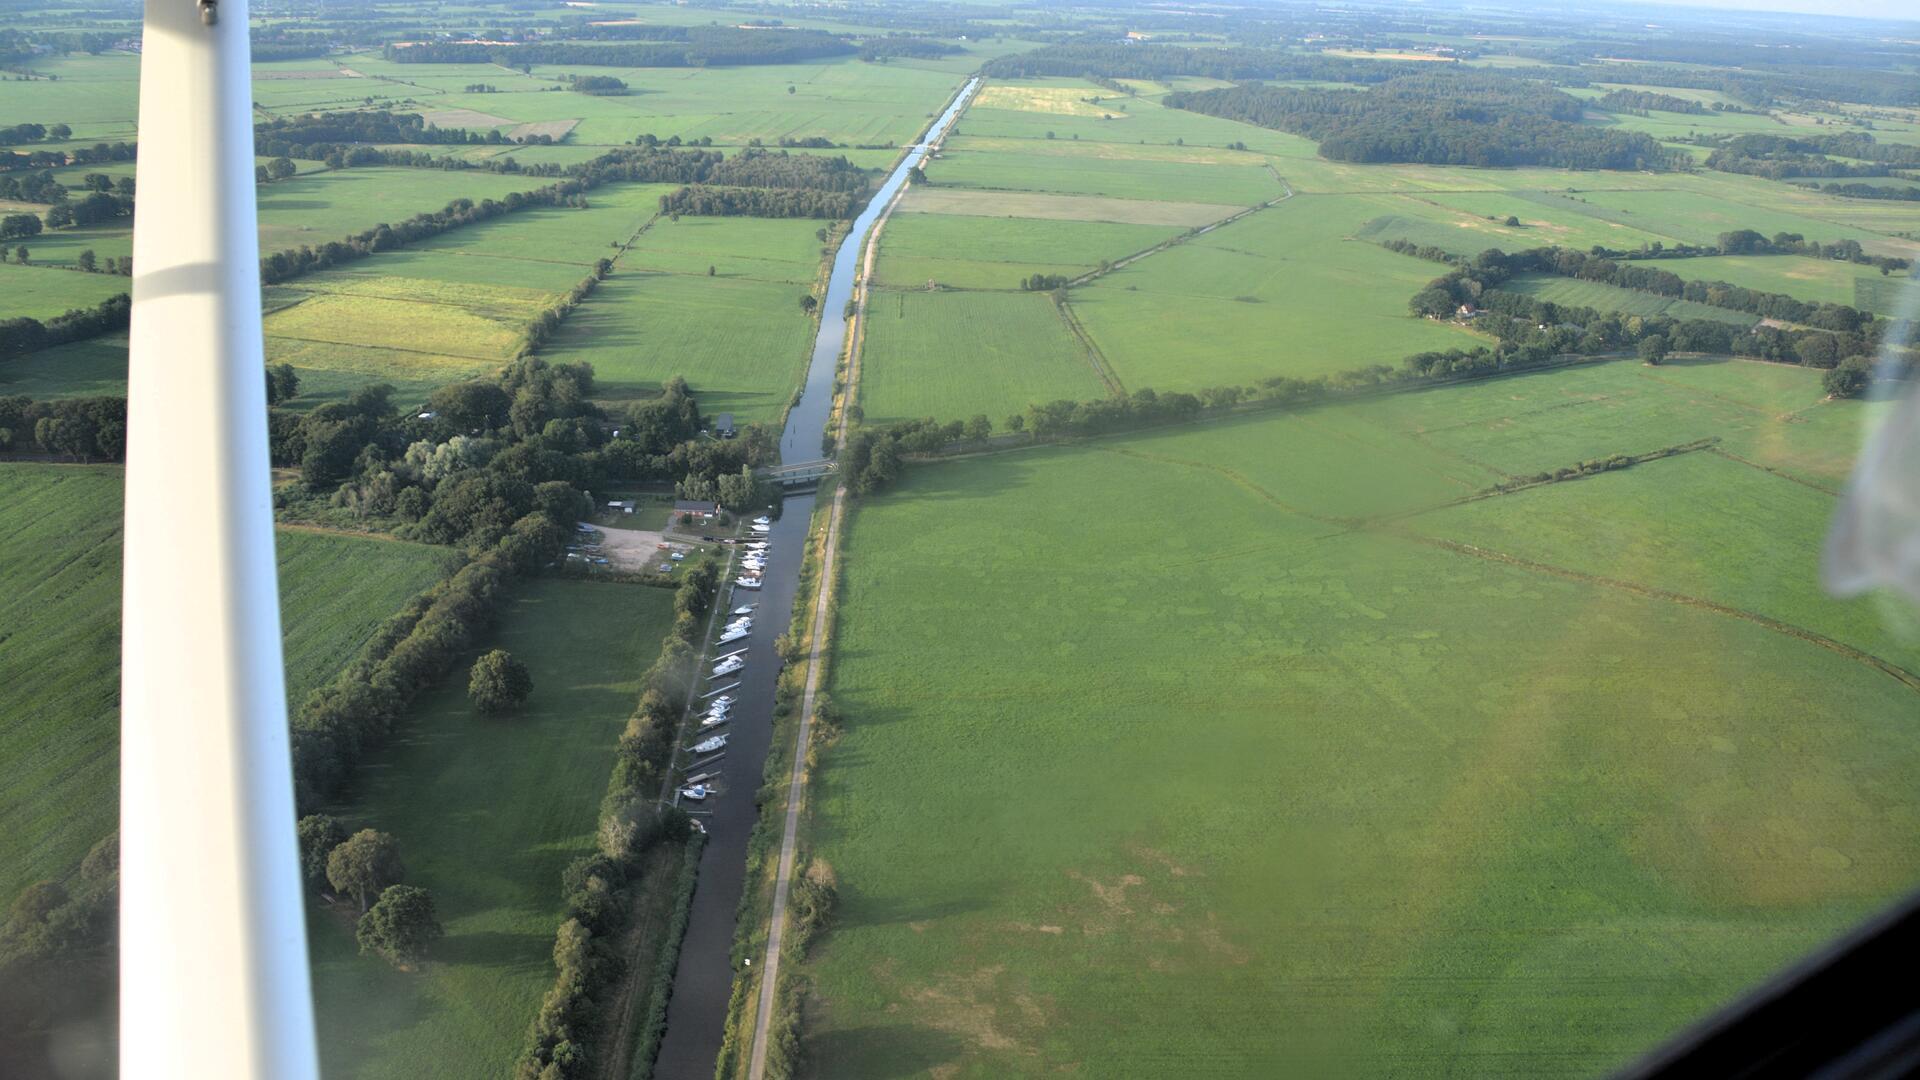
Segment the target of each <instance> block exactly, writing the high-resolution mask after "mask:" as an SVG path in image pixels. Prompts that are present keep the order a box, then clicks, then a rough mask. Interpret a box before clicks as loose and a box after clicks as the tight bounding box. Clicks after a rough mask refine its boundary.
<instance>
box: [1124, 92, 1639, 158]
mask: <svg viewBox="0 0 1920 1080" xmlns="http://www.w3.org/2000/svg"><path fill="white" fill-rule="evenodd" d="M1162 102H1163V104H1165V105H1166V106H1168V107H1169V108H1176V109H1187V110H1189V111H1192V112H1198V113H1204V114H1206V115H1209V116H1218V117H1223V118H1225V119H1228V120H1238V121H1242V122H1244V123H1249V124H1257V125H1259V126H1261V127H1269V128H1276V129H1278V130H1281V131H1286V132H1290V133H1292V134H1295V135H1302V136H1305V137H1307V138H1309V139H1313V140H1315V141H1316V142H1318V143H1319V144H1320V155H1321V156H1322V157H1325V158H1329V159H1332V160H1335V161H1355V162H1362V163H1386V162H1422V163H1425V164H1429V165H1472V166H1483V167H1487V166H1519V165H1543V166H1550V167H1554V168H1563V169H1664V168H1669V167H1672V166H1673V165H1674V164H1675V160H1676V159H1675V157H1674V155H1673V154H1672V153H1671V152H1670V151H1668V150H1666V149H1665V148H1663V147H1661V146H1660V144H1659V143H1658V142H1656V141H1655V140H1654V139H1653V137H1652V136H1649V135H1646V134H1644V133H1641V132H1634V131H1621V130H1617V129H1609V128H1594V127H1588V126H1583V125H1581V124H1580V123H1579V120H1580V118H1581V115H1582V113H1583V111H1584V109H1585V104H1584V103H1583V102H1581V101H1580V100H1579V99H1577V98H1575V97H1573V96H1571V95H1569V94H1565V93H1562V92H1561V91H1559V90H1556V89H1554V88H1552V87H1550V86H1548V85H1546V84H1544V83H1540V82H1536V81H1530V80H1527V79H1522V78H1517V77H1514V76H1509V75H1495V74H1487V73H1483V72H1477V71H1474V72H1447V73H1438V72H1436V73H1431V74H1420V75H1401V76H1397V77H1395V78H1392V79H1389V80H1387V81H1385V82H1383V83H1380V84H1379V85H1377V86H1374V87H1372V88H1371V89H1368V90H1366V91H1364V92H1354V91H1347V90H1315V89H1304V88H1297V87H1276V86H1263V85H1259V84H1247V85H1241V86H1233V87H1225V88H1221V89H1217V90H1200V91H1176V92H1174V93H1171V94H1168V95H1166V97H1165V98H1163V99H1162Z"/></svg>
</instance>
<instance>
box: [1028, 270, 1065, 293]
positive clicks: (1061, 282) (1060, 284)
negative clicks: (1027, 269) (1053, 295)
mask: <svg viewBox="0 0 1920 1080" xmlns="http://www.w3.org/2000/svg"><path fill="white" fill-rule="evenodd" d="M1072 280H1073V279H1072V278H1070V277H1068V276H1067V275H1065V274H1038V273H1036V274H1029V275H1027V276H1026V277H1023V278H1021V279H1020V289H1021V291H1022V292H1052V291H1053V290H1055V289H1064V288H1066V287H1067V282H1069V281H1072Z"/></svg>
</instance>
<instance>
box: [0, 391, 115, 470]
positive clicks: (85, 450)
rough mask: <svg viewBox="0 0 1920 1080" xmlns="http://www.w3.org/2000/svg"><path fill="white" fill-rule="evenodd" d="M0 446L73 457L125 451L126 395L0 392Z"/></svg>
mask: <svg viewBox="0 0 1920 1080" xmlns="http://www.w3.org/2000/svg"><path fill="white" fill-rule="evenodd" d="M0 451H15V452H27V453H34V452H38V453H42V454H51V455H53V456H55V457H60V458H68V459H71V460H74V461H80V462H91V461H121V460H124V459H125V458H126V455H127V399H126V398H121V397H85V398H57V399H55V400H52V401H36V400H34V399H33V398H30V397H27V396H25V395H15V396H11V397H0Z"/></svg>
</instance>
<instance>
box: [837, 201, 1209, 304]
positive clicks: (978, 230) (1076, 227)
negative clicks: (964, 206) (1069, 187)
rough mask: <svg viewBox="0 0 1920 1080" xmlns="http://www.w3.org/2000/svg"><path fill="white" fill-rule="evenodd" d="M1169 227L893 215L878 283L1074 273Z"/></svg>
mask: <svg viewBox="0 0 1920 1080" xmlns="http://www.w3.org/2000/svg"><path fill="white" fill-rule="evenodd" d="M1178 233H1179V230H1177V229H1173V228H1169V227H1167V226H1153V225H1124V224H1116V223H1113V222H1104V221H1048V220H1043V219H1037V218H981V217H972V216H966V215H961V214H896V215H894V216H893V217H891V218H889V219H887V227H886V229H885V230H884V231H883V232H882V233H881V234H880V236H881V243H880V258H879V262H878V264H877V266H876V267H875V269H874V279H875V283H876V284H880V285H890V286H895V287H899V288H909V289H910V288H917V287H921V286H924V285H925V284H926V283H927V282H928V281H930V280H931V281H936V282H939V283H940V284H942V285H946V286H950V287H955V288H962V289H1011V288H1016V287H1018V285H1019V283H1020V281H1021V280H1022V279H1024V278H1026V277H1029V276H1031V275H1033V274H1048V275H1060V276H1067V277H1072V276H1078V275H1080V274H1084V273H1086V272H1088V271H1089V270H1092V269H1094V268H1095V267H1097V266H1098V265H1099V264H1100V262H1101V260H1103V259H1104V260H1107V261H1109V262H1111V261H1114V260H1118V259H1120V258H1122V257H1124V256H1127V255H1131V254H1133V253H1134V252H1136V251H1140V250H1143V249H1145V248H1149V247H1152V246H1153V245H1155V244H1157V243H1160V242H1161V241H1163V240H1166V239H1168V238H1169V237H1172V236H1176V235H1178Z"/></svg>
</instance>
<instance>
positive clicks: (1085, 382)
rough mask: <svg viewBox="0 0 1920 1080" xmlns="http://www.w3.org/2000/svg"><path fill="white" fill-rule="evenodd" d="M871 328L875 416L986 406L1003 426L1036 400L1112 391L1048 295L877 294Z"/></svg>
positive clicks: (865, 366)
mask: <svg viewBox="0 0 1920 1080" xmlns="http://www.w3.org/2000/svg"><path fill="white" fill-rule="evenodd" d="M888 228H889V229H891V228H892V226H888ZM866 333H867V338H866V345H865V347H864V348H863V349H862V352H861V376H860V407H861V409H862V411H863V412H864V413H865V414H866V418H867V420H869V421H871V422H875V423H885V422H887V421H890V420H903V419H909V418H913V417H921V416H932V417H935V418H936V419H939V420H942V421H948V420H965V419H967V418H969V417H971V416H973V415H974V414H975V413H985V414H986V416H987V417H988V418H989V419H990V420H992V421H993V423H994V425H995V426H996V427H998V426H1000V425H1001V422H1002V421H1004V420H1005V419H1006V418H1007V416H1008V415H1009V414H1011V413H1016V412H1022V411H1024V410H1025V409H1026V407H1027V406H1028V405H1031V404H1035V403H1038V402H1046V401H1054V400H1058V399H1060V398H1066V399H1068V400H1070V401H1084V400H1087V399H1089V398H1097V397H1103V396H1105V394H1106V388H1105V386H1104V385H1103V384H1102V383H1101V382H1100V379H1099V377H1098V376H1097V375H1095V374H1094V371H1093V368H1092V366H1091V365H1090V364H1089V363H1088V361H1087V355H1086V350H1085V349H1083V348H1082V347H1081V346H1080V343H1079V342H1077V341H1075V340H1074V337H1073V334H1072V333H1071V332H1070V331H1069V330H1068V329H1067V327H1066V324H1065V323H1063V322H1062V321H1061V319H1060V316H1059V314H1058V313H1056V312H1055V311H1054V308H1053V301H1052V300H1051V299H1049V298H1048V297H1047V295H1046V294H1044V293H956V292H947V293H928V292H890V291H882V292H875V293H873V294H871V298H870V299H869V300H868V303H867V330H866Z"/></svg>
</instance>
